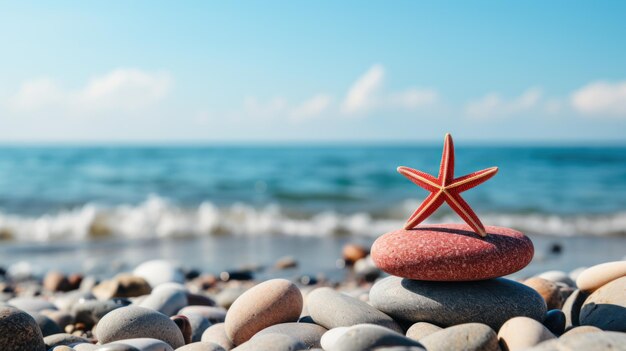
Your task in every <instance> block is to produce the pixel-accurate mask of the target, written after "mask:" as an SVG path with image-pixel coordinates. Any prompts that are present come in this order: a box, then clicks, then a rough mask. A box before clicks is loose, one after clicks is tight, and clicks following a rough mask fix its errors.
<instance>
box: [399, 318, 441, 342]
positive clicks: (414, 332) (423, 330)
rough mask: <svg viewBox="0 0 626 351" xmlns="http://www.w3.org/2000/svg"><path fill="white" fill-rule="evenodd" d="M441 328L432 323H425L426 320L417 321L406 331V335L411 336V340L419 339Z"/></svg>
mask: <svg viewBox="0 0 626 351" xmlns="http://www.w3.org/2000/svg"><path fill="white" fill-rule="evenodd" d="M442 329H443V328H441V327H438V326H436V325H434V324H430V323H426V322H417V323H415V324H413V325H412V326H411V327H410V328H409V329H408V330H407V331H406V337H407V338H411V339H413V340H419V339H421V338H423V337H425V336H428V335H430V334H432V333H436V332H438V331H440V330H442Z"/></svg>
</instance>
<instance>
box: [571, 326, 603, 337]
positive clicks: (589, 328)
mask: <svg viewBox="0 0 626 351" xmlns="http://www.w3.org/2000/svg"><path fill="white" fill-rule="evenodd" d="M601 331H602V329H600V328H598V327H593V326H591V325H581V326H580V327H574V328H572V329H570V330H568V331H566V332H565V333H563V335H561V337H565V336H571V335H574V334H584V333H598V332H601Z"/></svg>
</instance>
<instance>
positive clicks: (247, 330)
mask: <svg viewBox="0 0 626 351" xmlns="http://www.w3.org/2000/svg"><path fill="white" fill-rule="evenodd" d="M302 304H303V303H302V294H301V293H300V289H298V287H297V286H296V285H295V284H293V283H292V282H290V281H288V280H285V279H271V280H268V281H265V282H263V283H260V284H258V285H256V286H254V287H253V288H251V289H249V290H248V291H246V292H245V293H243V294H242V295H241V296H239V298H238V299H237V300H236V301H235V302H234V303H233V304H232V306H230V309H229V310H228V313H227V314H226V319H225V321H224V327H225V330H226V335H228V338H229V339H230V340H232V341H233V343H234V344H235V345H240V344H242V343H244V342H246V341H248V340H250V338H251V337H252V336H253V335H254V334H256V333H257V332H259V331H261V330H263V329H265V328H267V327H269V326H272V325H274V324H278V323H287V322H295V321H297V320H298V318H299V317H300V313H301V312H302Z"/></svg>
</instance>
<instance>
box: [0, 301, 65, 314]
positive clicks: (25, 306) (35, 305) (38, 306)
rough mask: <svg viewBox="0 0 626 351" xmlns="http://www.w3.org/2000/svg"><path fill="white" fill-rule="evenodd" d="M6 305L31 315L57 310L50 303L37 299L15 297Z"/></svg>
mask: <svg viewBox="0 0 626 351" xmlns="http://www.w3.org/2000/svg"><path fill="white" fill-rule="evenodd" d="M7 303H8V304H9V305H11V306H13V307H15V308H17V309H20V310H22V311H26V312H33V313H36V312H41V311H43V310H56V309H57V307H56V306H55V305H54V304H53V303H52V302H50V301H46V300H44V299H41V298H37V297H15V298H12V299H10V300H9V301H7Z"/></svg>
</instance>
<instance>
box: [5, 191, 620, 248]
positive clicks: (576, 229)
mask: <svg viewBox="0 0 626 351" xmlns="http://www.w3.org/2000/svg"><path fill="white" fill-rule="evenodd" d="M412 208H415V203H414V202H413V201H406V202H405V203H403V204H402V205H401V206H399V208H397V209H394V211H393V212H392V213H391V214H387V216H380V215H376V216H374V215H372V214H369V213H365V212H357V213H351V214H342V213H337V212H332V211H327V212H319V213H313V214H297V215H294V214H291V213H289V212H288V211H285V210H284V209H283V208H281V207H280V206H277V205H268V206H263V207H260V208H258V207H254V206H251V205H248V204H242V203H238V204H233V205H230V206H226V207H218V206H216V205H215V204H213V203H211V202H208V201H207V202H203V203H202V204H200V205H199V206H197V207H194V208H184V207H180V206H176V205H174V204H173V203H171V202H169V201H167V200H166V199H164V198H161V197H158V196H151V197H149V198H148V199H147V200H146V201H144V202H142V203H140V204H138V205H119V206H114V207H106V206H100V205H97V204H86V205H84V206H82V207H79V208H76V209H73V210H68V211H64V212H59V213H55V214H46V215H42V216H24V215H15V214H6V213H1V212H0V240H1V239H4V240H15V241H38V242H45V241H54V240H86V239H91V238H97V237H107V236H117V237H124V238H175V237H189V236H202V235H236V236H251V235H295V236H334V235H358V236H369V237H376V236H378V235H380V234H382V233H384V232H386V231H389V230H392V229H394V228H399V227H401V226H402V224H403V218H404V217H405V216H406V215H407V214H409V213H410V210H411V209H412ZM481 219H482V221H483V223H485V224H488V225H498V226H507V227H512V228H516V229H519V230H522V231H524V232H527V233H532V234H546V235H560V236H571V235H591V236H611V235H626V212H620V213H613V214H605V215H577V216H563V215H555V214H540V213H533V214H528V213H523V214H522V213H487V214H481ZM429 220H430V222H431V223H433V222H453V223H455V222H459V221H460V219H459V218H458V217H456V216H455V215H454V214H445V215H443V216H438V217H434V218H431V219H429ZM427 223H428V222H427Z"/></svg>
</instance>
